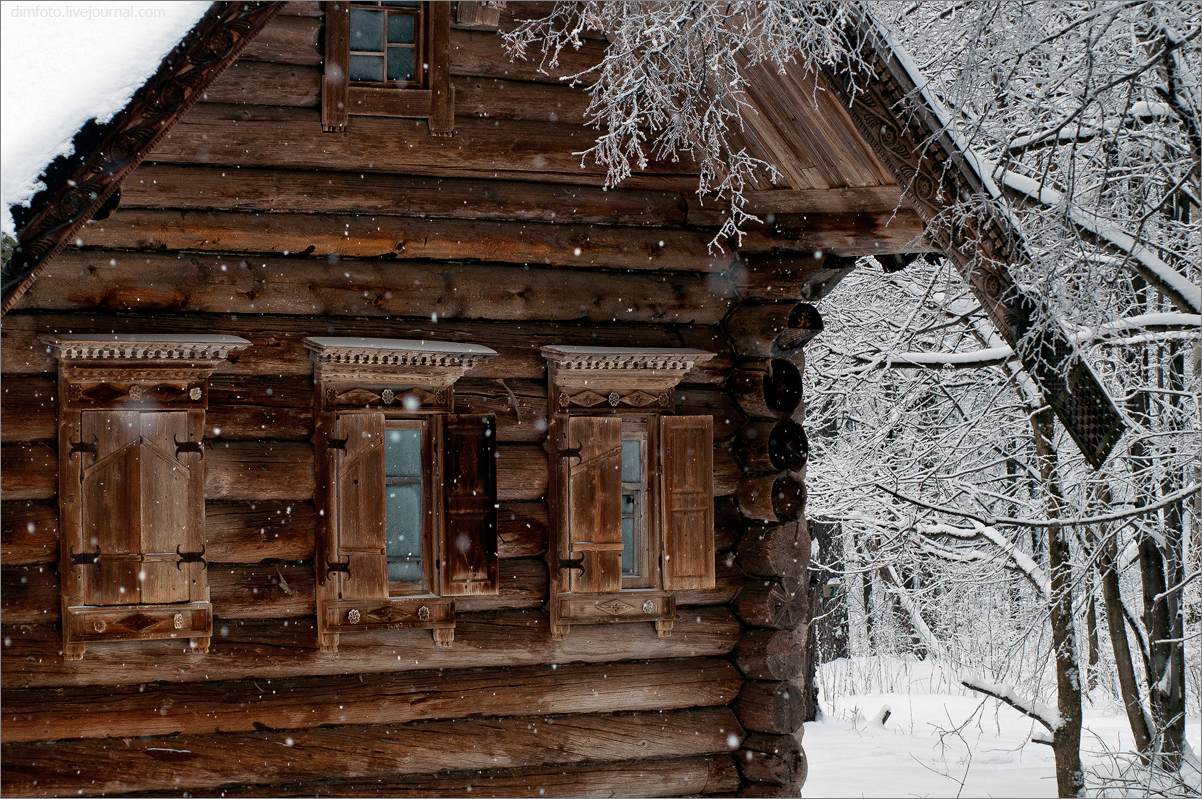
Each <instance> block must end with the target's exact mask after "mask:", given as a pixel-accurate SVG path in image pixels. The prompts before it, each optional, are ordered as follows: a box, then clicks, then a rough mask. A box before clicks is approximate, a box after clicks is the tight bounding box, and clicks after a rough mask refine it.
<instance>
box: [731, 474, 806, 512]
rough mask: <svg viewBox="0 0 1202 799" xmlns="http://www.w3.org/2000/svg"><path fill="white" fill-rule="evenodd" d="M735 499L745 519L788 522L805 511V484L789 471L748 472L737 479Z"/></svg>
mask: <svg viewBox="0 0 1202 799" xmlns="http://www.w3.org/2000/svg"><path fill="white" fill-rule="evenodd" d="M735 498H736V499H737V500H738V502H739V510H740V511H741V512H742V513H743V515H744V516H746V517H747V518H748V519H755V520H757V521H763V522H789V521H793V520H794V519H796V518H797V517H798V516H800V515H801V513H802V512H803V511H804V510H805V499H806V496H805V485H804V484H803V483H802V482H801V481H800V480H798V479H797V478H796V477H794V476H793V475H791V474H764V475H748V476H745V477H744V478H743V479H742V480H740V481H739V487H738V490H737V491H736V492H735Z"/></svg>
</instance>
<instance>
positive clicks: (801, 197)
mask: <svg viewBox="0 0 1202 799" xmlns="http://www.w3.org/2000/svg"><path fill="white" fill-rule="evenodd" d="M744 196H745V197H746V198H747V206H746V207H747V210H748V211H750V212H751V213H754V214H756V215H762V214H773V215H776V214H840V213H844V214H845V213H884V212H887V211H888V212H892V211H893V210H894V209H896V208H898V207H899V206H902V207H905V198H904V197H903V195H902V190H901V187H899V186H897V185H896V184H892V183H891V184H890V185H886V186H845V187H839V188H830V187H828V188H822V189H801V190H798V189H789V188H781V189H767V190H761V191H749V192H747V193H746V194H745V195H744ZM722 214H723V210H722V208H721V207H719V206H718V205H717V204H716V203H714V202H713V201H712V200H711V199H710V198H706V201H705V202H704V203H702V202H701V201H700V200H699V199H698V198H697V197H695V196H694V197H691V198H690V199H689V221H690V222H692V223H694V224H698V225H715V224H721V222H720V220H721V217H722Z"/></svg>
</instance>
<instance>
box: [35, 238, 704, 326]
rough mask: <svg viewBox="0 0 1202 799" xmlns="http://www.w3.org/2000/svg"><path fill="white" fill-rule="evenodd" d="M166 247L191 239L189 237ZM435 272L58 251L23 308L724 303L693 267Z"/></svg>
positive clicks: (636, 314)
mask: <svg viewBox="0 0 1202 799" xmlns="http://www.w3.org/2000/svg"><path fill="white" fill-rule="evenodd" d="M465 224H474V223H465ZM461 241H462V240H461ZM131 243H132V242H131ZM298 243H300V242H298ZM465 243H466V242H465ZM176 245H177V246H180V247H184V248H194V247H196V246H201V245H200V244H199V242H197V243H195V245H188V244H186V243H183V242H176ZM282 249H284V250H286V249H287V247H284V248H282ZM304 249H306V248H305V247H304V246H302V247H301V250H304ZM570 254H571V250H568V255H569V256H570ZM223 267H224V269H223ZM443 270H444V266H443V265H441V264H433V263H429V262H426V261H417V262H412V263H409V262H406V263H393V262H389V261H370V260H351V259H343V260H340V261H339V263H338V265H337V267H336V268H335V267H331V265H330V263H329V261H328V260H327V259H325V258H321V259H317V258H314V259H311V260H308V259H296V258H251V257H249V256H245V257H243V256H234V257H228V256H221V255H201V254H186V255H184V254H181V255H179V256H173V255H159V254H142V253H136V254H135V253H122V252H114V251H111V250H99V251H92V250H84V251H75V252H69V253H64V254H63V255H61V256H59V258H57V259H56V260H55V261H54V262H52V263H51V264H49V265H48V267H47V271H46V278H47V279H46V280H44V281H38V283H37V284H36V285H35V286H34V287H33V288H32V289H31V290H30V292H29V295H28V297H27V302H28V303H29V304H30V306H31V307H32V306H37V307H40V308H46V309H58V310H70V309H76V308H107V309H110V310H117V311H123V310H134V309H137V310H141V311H155V310H167V311H178V310H189V311H208V312H213V313H220V312H223V311H225V312H233V313H257V312H263V313H282V314H303V315H308V314H319V315H323V316H331V315H333V316H337V315H358V316H363V315H370V316H420V315H422V314H421V313H420V309H421V308H425V309H427V310H426V313H425V316H426V317H427V318H430V317H431V315H433V314H437V318H439V319H448V320H453V319H465V318H466V319H472V318H483V319H498V320H506V319H511V320H525V319H563V320H578V319H592V320H594V321H598V322H609V321H614V320H626V321H630V322H668V323H677V324H681V323H683V324H713V323H716V322H717V321H718V320H720V319H721V317H722V315H723V314H724V313H725V310H726V302H727V298H726V297H724V296H723V294H722V293H721V286H722V283H721V281H714V280H706V279H705V278H703V277H701V276H693V275H677V276H674V277H666V276H664V275H643V274H627V273H620V272H604V273H600V272H591V271H585V270H579V271H578V270H575V269H573V270H571V271H564V270H554V269H545V270H544V269H539V270H530V269H517V268H511V267H491V266H478V265H459V266H456V267H455V269H454V270H453V273H451V274H448V273H446V272H445V271H443ZM218 276H220V277H218ZM64 282H65V283H67V285H63V284H64ZM715 289H718V291H715ZM365 295H366V296H365Z"/></svg>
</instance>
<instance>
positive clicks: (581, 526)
mask: <svg viewBox="0 0 1202 799" xmlns="http://www.w3.org/2000/svg"><path fill="white" fill-rule="evenodd" d="M560 448H561V450H574V449H579V454H578V455H570V454H567V453H562V452H561V457H562V458H563V461H562V462H563V464H564V465H563V467H562V468H563V470H564V471H565V472H566V475H565V479H564V481H563V484H564V489H565V493H566V496H565V497H564V498H563V507H564V510H565V513H564V516H563V521H564V524H565V525H566V531H565V532H566V538H567V549H568V558H569V559H577V558H580V559H581V565H582V566H583V571H580V570H578V569H571V570H569V571H568V574H570V575H571V576H570V577H569V578H568V590H569V591H575V592H587V593H601V592H607V591H620V590H621V588H622V515H621V495H622V420H621V418H620V417H617V416H573V417H569V418H568V419H567V420H566V424H565V425H564V435H563V437H562V440H561V443H560Z"/></svg>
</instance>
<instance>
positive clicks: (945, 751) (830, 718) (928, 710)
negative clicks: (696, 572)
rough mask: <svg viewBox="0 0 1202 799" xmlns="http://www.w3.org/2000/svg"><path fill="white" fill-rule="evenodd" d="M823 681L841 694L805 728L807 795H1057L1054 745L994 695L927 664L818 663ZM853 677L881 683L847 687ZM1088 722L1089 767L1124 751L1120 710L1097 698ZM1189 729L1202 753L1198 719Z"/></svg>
mask: <svg viewBox="0 0 1202 799" xmlns="http://www.w3.org/2000/svg"><path fill="white" fill-rule="evenodd" d="M820 684H821V685H822V687H823V688H826V689H828V690H830V689H834V690H835V691H839V695H838V696H837V697H834V698H829V697H827V696H825V695H823V696H821V697H820V701H821V706H822V712H823V719H822V720H820V721H817V722H812V723H809V724H807V725H806V726H805V737H804V745H805V751H806V756H807V758H808V760H809V767H810V772H809V777H808V779H807V780H806V784H805V788H804V791H803V795H804V796H807V797H874V796H882V797H883V796H898V797H902V796H925V797H944V796H946V797H956V796H981V797H985V796H990V797H1001V796H1008V797H1054V796H1056V781H1055V777H1054V773H1053V764H1052V750H1051V748H1050V747H1048V746H1045V745H1041V744H1034V743H1031V736H1032V734H1034V733H1038V732H1039V731H1041V728H1039V727H1038V725H1036V724H1035V723H1034V722H1032V721H1031V720H1030V719H1028V718H1026V717H1025V716H1022V715H1020V714H1019V713H1018V712H1017V711H1014V710H1012V709H1010V708H1009V707H1006V706H1003V705H1000V704H999V703H997V702H995V701H993V700H982V699H981V698H979V697H976V696H970V695H966V693H965V692H962V691H960V692H957V691H952V690H951V689H950V686H949V685H948V682H947V680H946V679H945V678H944V677H943V675H941V674H940V673H938V671H937V670H932V669H931V668H930V667H928V666H926V665H925V664H922V663H913V662H911V663H899V662H896V661H888V660H885V659H863V658H857V659H855V660H854V661H847V660H840V661H836V662H834V663H829V664H826V665H825V666H824V667H823V673H822V675H821V678H820ZM855 685H859V686H861V687H863V686H869V687H871V688H873V689H876V690H879V689H882V688H883V689H887V690H879V692H877V693H867V692H866V693H843V691H845V690H847V689H848V688H851V687H852V686H855ZM831 692H832V693H834V691H831ZM1100 705H1104V706H1100ZM886 708H888V710H889V711H890V715H889V717H888V719H887V720H886V721H885V722H884V724H881V723H880V719H881V717H882V715H883V711H884V710H885V709H886ZM1085 724H1086V731H1085V740H1084V742H1083V746H1082V748H1083V750H1084V751H1085V752H1086V762H1085V765H1086V768H1091V767H1100V766H1103V765H1105V764H1106V763H1108V762H1110V759H1109V758H1108V757H1107V755H1106V753H1107V752H1115V751H1126V750H1128V749H1130V745H1131V744H1130V738H1131V733H1130V730H1129V728H1128V727H1127V722H1126V719H1125V717H1124V716H1123V715H1122V712H1121V709H1120V708H1116V707H1114V706H1113V705H1110V703H1108V702H1105V701H1104V700H1101V699H1099V700H1098V703H1097V704H1095V705H1092V706H1090V707H1088V708H1087V709H1086V719H1085ZM1188 735H1189V737H1190V743H1191V745H1192V746H1193V748H1194V751H1198V749H1199V737H1200V732H1199V727H1198V725H1197V724H1196V723H1193V724H1191V725H1190V730H1189V732H1188Z"/></svg>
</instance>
